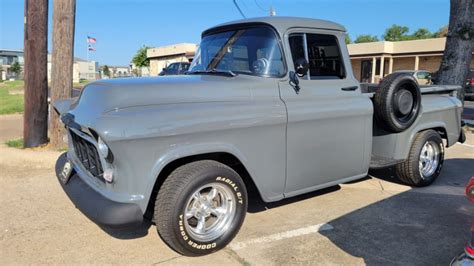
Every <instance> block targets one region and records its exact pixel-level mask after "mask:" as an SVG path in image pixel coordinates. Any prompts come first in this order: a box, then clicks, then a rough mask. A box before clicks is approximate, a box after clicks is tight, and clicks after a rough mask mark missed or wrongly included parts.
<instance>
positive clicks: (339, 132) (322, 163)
mask: <svg viewBox="0 0 474 266" xmlns="http://www.w3.org/2000/svg"><path fill="white" fill-rule="evenodd" d="M284 43H285V44H284V45H285V46H286V49H285V50H286V51H288V52H287V53H286V58H287V62H288V68H289V71H294V70H295V69H294V62H295V61H296V60H297V59H299V58H304V59H306V61H307V62H309V70H308V72H307V73H306V74H305V75H304V76H303V77H300V78H299V81H300V82H299V87H300V88H301V90H300V91H299V93H296V91H295V89H294V86H293V85H292V83H291V82H290V81H289V80H285V81H280V82H279V86H280V95H281V98H282V100H283V102H284V103H285V105H286V108H287V113H288V124H287V177H286V186H285V196H293V195H297V194H301V193H305V192H309V191H312V190H315V189H318V188H320V187H324V186H328V185H330V183H331V182H333V183H334V184H336V183H337V182H339V181H341V180H342V179H347V180H349V179H351V178H352V179H353V178H357V177H363V176H364V175H365V174H366V173H367V170H368V165H369V163H370V161H369V159H370V153H371V138H372V112H373V111H372V103H371V101H370V99H369V97H367V96H366V95H363V94H361V92H360V87H359V83H358V82H357V80H356V79H355V78H354V77H353V74H352V71H351V66H350V61H349V57H348V53H347V49H346V47H345V46H344V47H340V45H339V44H340V43H344V33H342V32H331V31H327V30H321V31H318V30H307V29H300V30H298V29H294V30H292V31H290V32H288V33H287V34H285V37H284ZM341 48H344V49H341Z"/></svg>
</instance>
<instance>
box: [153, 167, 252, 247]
mask: <svg viewBox="0 0 474 266" xmlns="http://www.w3.org/2000/svg"><path fill="white" fill-rule="evenodd" d="M246 212H247V191H246V188H245V184H244V182H243V181H242V179H241V178H240V176H239V175H238V174H237V173H236V172H235V171H234V170H232V169H231V168H230V167H228V166H226V165H224V164H221V163H218V162H216V161H197V162H193V163H189V164H186V165H184V166H181V167H179V168H177V169H176V170H174V171H173V172H172V173H171V174H170V176H169V177H168V178H167V179H166V180H165V181H164V183H163V185H162V186H161V188H160V191H159V192H158V196H157V198H156V203H155V213H154V216H155V217H154V218H155V221H156V225H157V229H158V233H159V234H160V236H161V237H162V239H163V240H164V241H165V242H166V244H168V245H169V246H170V247H171V248H172V249H174V250H175V251H177V252H178V253H181V254H183V255H186V256H201V255H206V254H209V253H212V252H215V251H217V250H219V249H221V248H223V247H225V246H226V245H227V244H228V243H229V242H230V241H231V240H232V239H233V238H234V237H235V235H236V234H237V232H238V231H239V229H240V227H241V225H242V223H243V221H244V218H245V214H246Z"/></svg>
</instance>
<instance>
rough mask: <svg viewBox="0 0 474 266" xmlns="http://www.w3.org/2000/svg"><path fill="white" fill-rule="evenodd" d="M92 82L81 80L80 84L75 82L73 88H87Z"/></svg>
mask: <svg viewBox="0 0 474 266" xmlns="http://www.w3.org/2000/svg"><path fill="white" fill-rule="evenodd" d="M90 82H91V81H90V80H84V79H83V80H81V81H79V82H74V83H73V84H72V87H73V88H84V86H86V85H87V84H88V83H90Z"/></svg>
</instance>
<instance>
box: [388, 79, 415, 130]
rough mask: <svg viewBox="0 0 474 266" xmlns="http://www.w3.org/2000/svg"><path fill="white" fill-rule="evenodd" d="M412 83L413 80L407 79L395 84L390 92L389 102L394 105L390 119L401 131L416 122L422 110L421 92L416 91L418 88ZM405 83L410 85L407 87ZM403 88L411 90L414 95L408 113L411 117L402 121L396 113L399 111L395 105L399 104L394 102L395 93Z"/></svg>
mask: <svg viewBox="0 0 474 266" xmlns="http://www.w3.org/2000/svg"><path fill="white" fill-rule="evenodd" d="M410 83H412V80H411V79H406V80H403V81H401V82H400V83H398V84H396V85H395V84H394V85H395V86H393V88H392V89H391V90H392V92H391V93H390V96H389V97H390V98H389V100H388V101H387V102H388V103H389V104H391V105H392V107H391V108H392V111H391V112H390V117H391V118H390V119H391V121H392V123H393V124H394V126H395V127H396V129H397V130H400V131H403V130H405V129H407V128H409V127H410V126H411V125H412V124H413V123H414V122H415V120H416V118H417V117H418V114H419V112H420V102H421V98H420V97H421V96H420V93H419V92H417V91H416V90H417V89H416V88H414V87H412V86H413V84H410ZM405 85H409V86H408V87H405ZM402 89H406V90H408V91H409V92H411V94H412V97H413V106H412V108H411V110H410V113H409V115H408V117H409V119H408V120H407V121H400V119H399V118H398V117H397V116H396V113H397V112H398V111H397V110H395V107H396V106H397V104H395V103H393V101H394V98H395V97H394V96H395V94H396V93H397V92H398V91H400V90H402Z"/></svg>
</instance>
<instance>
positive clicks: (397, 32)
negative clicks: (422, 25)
mask: <svg viewBox="0 0 474 266" xmlns="http://www.w3.org/2000/svg"><path fill="white" fill-rule="evenodd" d="M409 30H410V29H409V28H408V27H406V26H399V25H396V24H394V25H392V26H391V27H390V28H388V29H386V30H385V34H384V35H383V39H384V40H386V41H391V42H397V41H404V40H406V39H407V33H408V31H409Z"/></svg>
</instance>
